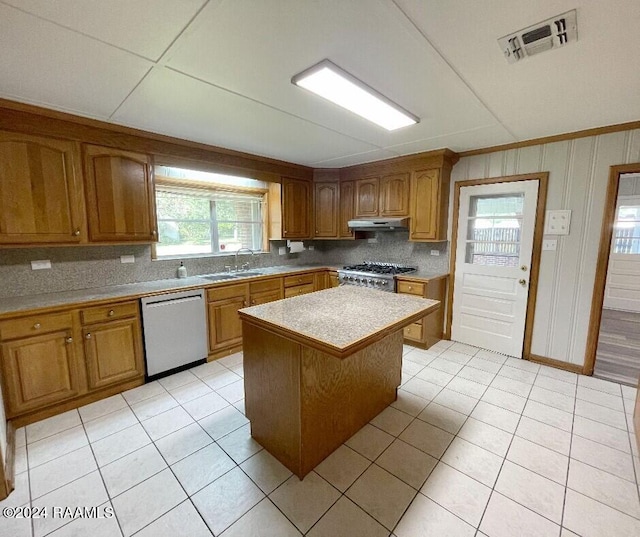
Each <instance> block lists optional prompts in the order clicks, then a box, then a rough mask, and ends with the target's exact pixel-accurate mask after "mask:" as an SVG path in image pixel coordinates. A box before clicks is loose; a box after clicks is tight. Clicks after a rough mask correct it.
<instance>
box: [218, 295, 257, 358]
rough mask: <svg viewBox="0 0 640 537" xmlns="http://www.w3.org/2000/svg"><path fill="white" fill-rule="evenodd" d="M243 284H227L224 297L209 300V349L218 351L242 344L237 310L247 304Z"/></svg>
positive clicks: (240, 323) (240, 322) (240, 325)
mask: <svg viewBox="0 0 640 537" xmlns="http://www.w3.org/2000/svg"><path fill="white" fill-rule="evenodd" d="M247 289H248V287H247V286H245V285H238V286H229V287H228V288H226V289H225V290H224V293H225V298H222V299H220V300H214V301H210V302H209V350H210V351H211V352H214V351H219V350H221V349H225V348H228V347H233V346H235V345H240V344H242V321H241V320H240V316H239V315H238V310H239V309H242V308H245V307H247V306H248V299H247Z"/></svg>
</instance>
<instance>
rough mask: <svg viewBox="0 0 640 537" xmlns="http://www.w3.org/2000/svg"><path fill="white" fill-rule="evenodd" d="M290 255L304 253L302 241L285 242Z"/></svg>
mask: <svg viewBox="0 0 640 537" xmlns="http://www.w3.org/2000/svg"><path fill="white" fill-rule="evenodd" d="M287 246H288V247H289V253H290V254H297V253H298V252H304V250H305V247H304V243H303V242H302V241H287Z"/></svg>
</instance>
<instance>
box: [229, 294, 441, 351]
mask: <svg viewBox="0 0 640 537" xmlns="http://www.w3.org/2000/svg"><path fill="white" fill-rule="evenodd" d="M439 307H440V302H438V301H437V300H429V299H426V298H421V297H416V296H411V295H404V294H395V293H385V292H382V291H378V290H375V289H368V288H366V287H359V286H351V285H345V286H341V287H335V288H333V289H326V290H324V291H317V292H315V293H309V294H305V295H300V296H296V297H292V298H287V299H284V300H278V301H276V302H269V303H267V304H262V305H259V306H252V307H250V308H244V309H241V310H239V314H240V317H241V319H242V320H243V321H246V322H250V323H252V324H255V325H258V326H260V327H262V328H266V329H268V330H272V331H274V332H276V333H279V334H281V335H285V336H287V337H289V338H291V339H294V340H297V341H299V342H301V343H304V344H306V345H309V346H312V347H315V348H318V349H320V350H323V351H324V352H327V353H329V354H332V355H334V356H338V357H340V358H344V357H346V356H348V355H350V354H352V353H353V352H356V351H357V350H359V349H361V348H363V347H366V346H367V345H370V344H371V343H372V342H374V341H376V340H378V339H381V338H383V337H385V336H386V335H388V334H390V333H391V332H393V331H396V330H399V329H401V328H404V327H405V326H408V325H410V324H411V323H413V322H415V321H417V320H418V319H421V318H422V317H424V316H425V315H428V314H429V313H431V312H432V311H435V310H436V309H438V308H439Z"/></svg>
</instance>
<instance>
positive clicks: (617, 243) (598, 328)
mask: <svg viewBox="0 0 640 537" xmlns="http://www.w3.org/2000/svg"><path fill="white" fill-rule="evenodd" d="M585 373H586V374H593V376H594V377H598V378H602V379H605V380H610V381H613V382H620V383H622V384H628V385H630V386H637V384H638V378H639V377H640V164H630V165H624V166H612V167H611V173H610V175H609V187H608V190H607V200H606V205H605V214H604V217H603V224H602V233H601V237H600V251H599V254H598V265H597V269H596V283H595V286H594V296H593V301H592V308H591V321H590V327H589V341H588V344H587V356H586V361H585Z"/></svg>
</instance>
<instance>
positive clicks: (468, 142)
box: [388, 125, 517, 155]
mask: <svg viewBox="0 0 640 537" xmlns="http://www.w3.org/2000/svg"><path fill="white" fill-rule="evenodd" d="M515 141H517V140H516V139H515V138H514V137H513V136H512V135H511V134H510V133H509V132H508V131H507V130H506V129H505V128H504V127H502V126H500V125H494V126H492V127H481V128H479V129H475V130H472V131H464V132H458V133H453V134H445V135H444V136H436V137H435V138H429V139H427V140H416V141H414V142H409V143H407V144H402V145H397V146H391V147H389V148H388V149H389V150H390V151H395V152H397V153H398V154H400V155H408V154H410V153H420V152H421V151H431V150H433V149H439V148H442V147H448V148H449V149H451V150H452V151H456V152H460V151H467V150H469V149H473V148H478V147H492V146H494V145H502V144H510V143H512V142H515Z"/></svg>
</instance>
